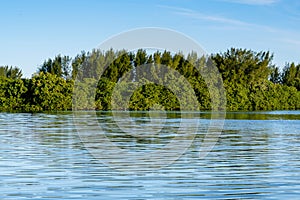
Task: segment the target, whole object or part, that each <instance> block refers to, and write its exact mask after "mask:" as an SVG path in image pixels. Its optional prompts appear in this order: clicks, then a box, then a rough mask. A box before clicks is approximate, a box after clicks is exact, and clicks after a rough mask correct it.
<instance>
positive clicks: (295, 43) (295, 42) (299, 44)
mask: <svg viewBox="0 0 300 200" xmlns="http://www.w3.org/2000/svg"><path fill="white" fill-rule="evenodd" d="M282 41H283V42H286V43H289V44H292V45H295V46H296V45H297V46H300V40H293V39H287V38H285V39H282Z"/></svg>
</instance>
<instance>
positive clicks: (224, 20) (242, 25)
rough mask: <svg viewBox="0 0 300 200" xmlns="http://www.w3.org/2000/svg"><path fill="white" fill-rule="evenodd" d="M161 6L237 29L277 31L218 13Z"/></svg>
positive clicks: (178, 13) (176, 12)
mask: <svg viewBox="0 0 300 200" xmlns="http://www.w3.org/2000/svg"><path fill="white" fill-rule="evenodd" d="M159 7H161V8H165V9H168V10H170V11H171V12H172V13H174V14H176V15H181V16H185V17H189V18H190V19H198V20H204V21H208V22H212V23H214V24H219V25H222V26H227V27H228V26H231V28H238V29H258V28H259V29H263V30H266V31H268V32H277V31H278V30H276V29H274V28H272V27H270V26H265V25H259V24H254V23H249V22H245V21H241V20H238V19H232V18H228V17H224V16H220V15H215V14H214V15H210V14H204V13H201V12H197V11H194V10H191V9H186V8H179V7H173V6H164V5H159Z"/></svg>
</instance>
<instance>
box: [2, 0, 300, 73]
mask: <svg viewBox="0 0 300 200" xmlns="http://www.w3.org/2000/svg"><path fill="white" fill-rule="evenodd" d="M0 5H1V6H0V27H1V37H0V65H13V66H18V67H20V68H21V69H22V70H23V74H24V75H25V76H26V77H31V75H32V74H33V73H34V72H35V71H36V70H37V68H38V66H39V65H41V64H42V63H43V61H44V60H45V59H47V58H53V57H54V56H55V55H58V54H63V55H70V56H71V57H74V56H75V55H76V54H78V53H80V52H81V51H82V50H85V51H89V50H91V49H93V48H96V47H97V46H98V45H99V44H100V43H101V42H103V41H104V40H105V39H107V38H109V37H111V36H112V35H115V34H118V33H120V32H124V31H126V30H130V29H135V28H141V27H162V28H168V29H173V30H176V31H179V32H181V33H183V34H186V35H187V36H189V37H191V38H193V39H194V40H196V41H197V42H198V43H199V44H200V45H201V46H202V47H203V49H204V50H206V52H208V53H209V54H210V53H216V52H224V51H226V50H227V49H228V48H231V47H241V48H248V49H252V50H254V51H261V50H264V51H265V50H269V51H270V52H273V53H274V61H273V63H275V64H277V65H278V66H280V67H282V66H284V64H285V62H292V61H293V62H296V63H300V26H299V25H300V1H299V0H202V1H201V0H151V1H138V0H127V1H121V0H119V1H113V0H112V1H100V0H98V1H97V0H43V1H40V0H27V1H23V0H19V1H17V0H10V1H2V2H1V3H0Z"/></svg>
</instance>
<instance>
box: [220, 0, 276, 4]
mask: <svg viewBox="0 0 300 200" xmlns="http://www.w3.org/2000/svg"><path fill="white" fill-rule="evenodd" d="M220 1H226V2H231V3H238V4H247V5H271V4H275V3H277V2H278V1H279V0H220Z"/></svg>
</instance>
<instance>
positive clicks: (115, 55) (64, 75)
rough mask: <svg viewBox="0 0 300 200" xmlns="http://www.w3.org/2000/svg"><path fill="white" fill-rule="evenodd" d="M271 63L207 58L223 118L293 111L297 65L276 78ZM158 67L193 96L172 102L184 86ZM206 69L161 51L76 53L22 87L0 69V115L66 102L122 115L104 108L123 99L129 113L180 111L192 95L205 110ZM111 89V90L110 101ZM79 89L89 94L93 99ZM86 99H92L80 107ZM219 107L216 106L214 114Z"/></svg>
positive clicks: (236, 54)
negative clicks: (219, 89)
mask: <svg viewBox="0 0 300 200" xmlns="http://www.w3.org/2000/svg"><path fill="white" fill-rule="evenodd" d="M272 58H273V55H271V54H270V53H269V52H253V51H251V50H247V49H235V48H232V49H229V50H227V51H226V52H224V53H217V54H213V55H211V56H210V59H211V60H212V61H213V62H214V64H215V66H216V67H217V68H218V70H219V72H220V73H221V76H222V79H223V84H224V88H225V90H226V100H227V103H226V109H227V110H228V111H236V110H249V111H252V110H288V109H289V110H294V109H300V64H298V65H297V64H295V63H290V64H287V65H286V66H285V67H284V68H283V70H282V71H281V70H280V68H279V67H277V66H274V65H273V64H272ZM106 66H107V67H106ZM163 66H168V67H169V68H170V69H174V70H176V71H177V72H178V73H180V75H182V76H184V77H185V80H187V81H188V83H189V84H190V86H191V87H192V89H193V93H191V92H189V93H188V92H187V93H185V95H186V98H185V99H184V101H183V102H182V101H179V99H178V94H179V93H180V91H187V88H185V87H186V85H185V84H183V83H184V80H181V79H180V78H178V77H175V76H174V77H172V76H169V75H166V77H164V80H162V78H161V77H157V75H158V74H159V75H161V74H162V73H164V71H163V69H164V68H163ZM207 66H209V65H208V60H207V59H206V58H204V57H198V56H197V55H196V54H195V53H190V54H189V55H188V56H187V57H184V56H183V55H182V54H180V53H176V54H171V53H170V52H168V51H164V52H155V53H153V54H150V55H148V54H147V52H146V51H145V50H142V49H140V50H138V51H136V52H134V53H133V52H128V51H125V50H124V51H113V50H109V51H106V52H101V51H99V50H93V51H92V52H89V53H85V52H82V53H81V54H79V55H77V56H76V57H75V58H74V59H71V58H70V57H68V56H61V55H58V56H56V57H55V58H54V59H48V60H46V61H45V62H44V63H43V64H42V65H41V66H40V68H39V69H38V70H37V73H36V74H34V75H33V76H32V78H30V79H28V78H22V73H21V70H20V69H19V68H17V67H8V66H3V67H0V111H5V112H40V111H62V110H71V109H72V97H73V96H74V95H75V96H76V98H81V99H82V101H81V104H80V106H78V107H77V108H78V109H88V110H90V109H97V110H111V109H122V108H123V107H124V105H118V104H117V103H114V105H115V106H114V107H113V108H112V107H111V105H112V104H111V101H112V100H113V101H114V100H115V99H119V101H118V102H121V103H122V102H125V100H126V99H124V97H126V96H128V95H129V96H130V99H129V103H128V109H129V110H149V109H165V110H180V109H182V103H183V104H186V105H187V106H188V105H189V102H191V100H192V98H193V94H195V96H196V98H197V102H198V103H199V108H200V110H210V109H211V106H212V105H211V95H218V94H215V93H214V94H210V93H211V92H209V90H208V88H207V84H206V82H205V79H204V78H203V77H202V76H201V74H200V73H199V70H208V69H209V67H207ZM100 76H101V78H100ZM124 77H126V78H127V83H126V84H125V83H124V81H123V80H124ZM143 77H148V79H145V78H143ZM165 80H167V81H169V82H170V83H171V84H172V83H174V84H173V85H176V84H177V85H182V88H178V87H177V88H175V86H174V88H175V89H174V88H173V89H170V88H168V87H165V86H163V82H162V81H165ZM172 81H174V82H172ZM74 87H76V90H74ZM116 87H117V88H118V90H117V92H116V93H115V94H114V95H115V99H112V94H113V91H114V88H116ZM87 88H96V91H89V90H88V89H87ZM73 91H76V94H75V93H74V94H73ZM87 97H92V99H91V100H90V101H86V99H88V98H87ZM73 100H74V98H73ZM82 102H84V103H82ZM224 103H225V102H219V104H220V107H221V105H224ZM185 108H189V107H185Z"/></svg>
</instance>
